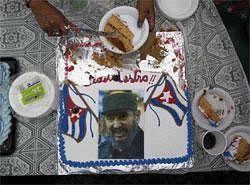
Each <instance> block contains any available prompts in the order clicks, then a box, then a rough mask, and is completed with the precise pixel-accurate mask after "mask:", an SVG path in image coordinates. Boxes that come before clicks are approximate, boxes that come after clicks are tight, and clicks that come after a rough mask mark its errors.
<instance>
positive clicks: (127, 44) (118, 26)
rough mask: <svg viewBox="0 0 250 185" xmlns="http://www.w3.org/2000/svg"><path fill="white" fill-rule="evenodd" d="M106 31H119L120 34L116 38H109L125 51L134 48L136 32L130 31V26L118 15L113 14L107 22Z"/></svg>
mask: <svg viewBox="0 0 250 185" xmlns="http://www.w3.org/2000/svg"><path fill="white" fill-rule="evenodd" d="M104 31H105V32H114V31H115V32H117V33H118V36H117V37H114V38H107V39H108V41H109V42H111V44H113V45H114V46H116V47H117V48H118V49H120V50H121V51H123V52H129V51H131V50H133V48H134V46H133V43H132V42H133V38H134V34H133V33H132V32H131V31H130V29H129V28H128V26H127V25H126V23H125V22H124V21H122V20H121V19H120V18H119V17H118V16H116V15H112V16H111V17H110V18H109V19H108V21H107V24H106V25H105V27H104Z"/></svg>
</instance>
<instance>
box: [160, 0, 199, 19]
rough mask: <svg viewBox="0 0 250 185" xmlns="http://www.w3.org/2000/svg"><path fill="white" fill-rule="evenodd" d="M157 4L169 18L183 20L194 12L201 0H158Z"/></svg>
mask: <svg viewBox="0 0 250 185" xmlns="http://www.w3.org/2000/svg"><path fill="white" fill-rule="evenodd" d="M156 4H157V6H158V8H159V9H160V11H161V12H162V14H164V15H165V16H166V17H167V18H168V19H172V20H177V21H181V20H184V19H187V18H189V17H190V16H191V15H193V14H194V12H195V11H196V9H197V8H198V5H199V0H157V1H156Z"/></svg>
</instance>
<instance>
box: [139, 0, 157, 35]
mask: <svg viewBox="0 0 250 185" xmlns="http://www.w3.org/2000/svg"><path fill="white" fill-rule="evenodd" d="M136 7H137V9H138V11H139V17H138V27H141V26H142V24H143V22H144V20H145V18H147V19H148V22H149V29H150V31H153V30H154V27H155V8H154V0H137V6H136Z"/></svg>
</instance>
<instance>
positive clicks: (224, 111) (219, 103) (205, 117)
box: [192, 87, 235, 130]
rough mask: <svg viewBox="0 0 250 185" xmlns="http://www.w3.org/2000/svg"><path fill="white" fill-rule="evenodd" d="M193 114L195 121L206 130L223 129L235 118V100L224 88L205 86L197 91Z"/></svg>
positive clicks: (193, 103)
mask: <svg viewBox="0 0 250 185" xmlns="http://www.w3.org/2000/svg"><path fill="white" fill-rule="evenodd" d="M192 115H193V118H194V120H195V123H196V124H197V125H199V126H200V127H202V128H204V129H206V130H223V129H225V128H227V127H228V126H229V125H230V124H231V123H232V121H233V119H234V115H235V106H234V101H233V99H232V98H231V96H230V95H229V94H228V93H227V92H226V91H224V90H223V89H220V88H213V89H211V88H209V87H207V88H203V89H201V90H200V91H198V92H196V93H195V96H194V99H193V102H192Z"/></svg>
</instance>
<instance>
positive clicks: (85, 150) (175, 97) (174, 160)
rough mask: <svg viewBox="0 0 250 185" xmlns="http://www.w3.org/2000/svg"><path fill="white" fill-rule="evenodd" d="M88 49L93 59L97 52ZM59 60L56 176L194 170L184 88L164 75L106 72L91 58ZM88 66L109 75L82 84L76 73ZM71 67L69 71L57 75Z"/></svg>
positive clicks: (187, 107) (189, 113)
mask: <svg viewBox="0 0 250 185" xmlns="http://www.w3.org/2000/svg"><path fill="white" fill-rule="evenodd" d="M89 45H92V46H93V44H89ZM89 45H88V46H89ZM87 50H88V54H89V55H91V52H92V53H93V52H94V51H95V50H98V48H95V47H91V48H87ZM57 62H58V73H59V75H58V77H59V81H60V82H62V83H61V86H60V107H59V111H58V112H59V117H58V128H59V132H58V139H59V152H58V156H59V157H58V158H59V173H60V174H67V173H75V172H79V171H81V172H94V173H100V172H104V171H106V170H111V171H113V172H115V171H116V170H119V171H121V172H132V171H133V172H135V171H138V172H147V171H151V170H160V169H177V168H190V167H192V122H191V110H190V104H189V97H188V92H187V86H185V87H184V88H183V86H182V87H180V85H178V82H177V83H176V81H175V80H174V79H173V78H172V77H171V76H170V75H169V74H167V73H159V72H158V73H156V72H143V71H140V70H127V69H119V70H115V69H114V68H105V67H102V66H98V64H96V63H95V62H94V61H93V60H92V58H91V57H90V58H88V59H86V58H85V59H84V62H82V61H81V60H78V61H77V62H76V64H72V62H71V63H70V64H67V62H66V61H65V58H63V57H61V58H60V54H58V56H57ZM90 64H91V65H92V66H97V67H96V68H99V69H101V68H103V69H104V71H105V70H106V72H107V73H108V75H105V76H98V75H97V76H91V78H89V81H88V83H85V84H83V83H81V82H83V78H82V76H81V74H82V73H81V72H79V69H80V68H81V66H83V65H85V66H87V67H90V66H89V65H90ZM70 65H71V66H74V67H73V68H72V70H70V71H68V70H65V71H64V72H65V73H64V74H62V73H60V72H59V71H60V69H64V68H67V67H68V68H69V67H70ZM100 71H102V70H100ZM117 71H119V72H117ZM73 73H75V74H74V75H73ZM107 73H106V74H107ZM77 76H79V78H78V79H77V78H76V77H77ZM85 79H87V77H86V78H85ZM145 169H146V171H145Z"/></svg>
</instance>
